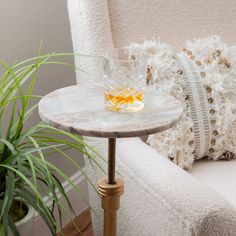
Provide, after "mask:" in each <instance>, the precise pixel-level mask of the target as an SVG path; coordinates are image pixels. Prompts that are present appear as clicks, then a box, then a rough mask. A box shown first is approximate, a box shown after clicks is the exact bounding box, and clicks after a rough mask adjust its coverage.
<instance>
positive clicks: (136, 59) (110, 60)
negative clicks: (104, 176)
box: [103, 48, 147, 112]
mask: <svg viewBox="0 0 236 236" xmlns="http://www.w3.org/2000/svg"><path fill="white" fill-rule="evenodd" d="M146 64H147V63H146V58H145V56H144V55H141V54H138V53H137V52H136V51H135V50H132V49H128V48H115V49H112V50H110V51H107V52H106V53H105V54H104V59H103V79H104V87H105V91H104V99H105V107H106V109H108V110H110V111H117V112H135V111H139V110H141V109H142V108H143V107H144V88H145V84H146Z"/></svg>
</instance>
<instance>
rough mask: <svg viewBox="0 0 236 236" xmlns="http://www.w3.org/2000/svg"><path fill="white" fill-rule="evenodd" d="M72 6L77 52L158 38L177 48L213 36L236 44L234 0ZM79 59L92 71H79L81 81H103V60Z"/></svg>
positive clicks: (72, 2)
mask: <svg viewBox="0 0 236 236" xmlns="http://www.w3.org/2000/svg"><path fill="white" fill-rule="evenodd" d="M68 9H69V17H70V22H71V32H72V40H73V46H74V52H82V53H87V54H92V55H94V54H97V55H99V54H100V55H101V53H102V51H103V50H104V49H107V48H111V47H122V46H126V45H129V44H130V43H131V42H142V41H143V39H151V38H153V37H156V38H158V37H160V39H161V40H162V41H163V42H166V43H169V44H172V45H173V46H175V47H177V48H178V49H181V48H182V47H183V46H184V45H185V41H186V40H187V39H192V38H199V37H204V36H209V35H212V34H217V35H220V36H221V37H222V39H223V40H224V41H225V42H226V43H229V44H233V43H235V42H236V26H235V20H236V14H235V12H236V2H235V0H224V1H222V0H207V1H206V0H68ZM75 62H76V65H77V66H79V67H82V68H83V69H85V70H87V71H90V72H92V73H91V74H90V75H89V76H88V75H85V74H84V73H80V72H78V73H77V78H78V79H80V77H81V82H94V81H100V82H102V79H101V74H100V73H99V71H101V60H100V59H97V60H96V59H95V58H93V59H91V58H90V59H88V58H87V59H85V58H82V57H77V56H76V57H75ZM93 72H95V73H93ZM78 81H80V80H78Z"/></svg>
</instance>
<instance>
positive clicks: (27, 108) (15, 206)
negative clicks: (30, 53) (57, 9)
mask: <svg viewBox="0 0 236 236" xmlns="http://www.w3.org/2000/svg"><path fill="white" fill-rule="evenodd" d="M67 55H71V54H46V55H40V56H37V57H35V58H31V59H28V60H25V61H22V62H20V63H17V64H15V65H13V66H9V65H8V64H7V63H5V62H3V61H0V65H1V67H2V68H3V69H4V71H3V72H1V74H0V76H1V77H0V235H6V236H7V235H9V234H10V233H11V234H13V235H14V236H19V235H23V236H24V235H25V236H28V235H33V232H28V231H27V230H33V228H32V225H33V223H32V222H33V216H34V211H37V212H38V213H39V215H40V216H41V217H42V218H43V220H44V221H45V222H46V224H47V225H48V227H49V229H50V231H51V234H52V235H56V232H58V230H59V229H60V227H61V224H59V223H58V222H57V221H56V220H55V217H54V212H55V209H57V211H58V213H59V215H60V217H61V215H62V214H67V213H68V212H67V210H66V207H65V206H63V205H62V204H61V203H60V197H62V198H64V199H65V201H66V203H67V205H68V207H69V209H70V211H71V212H73V208H72V206H71V204H70V200H69V199H68V197H67V195H66V193H65V191H64V189H63V187H62V185H61V183H60V181H59V180H58V177H59V176H60V178H62V179H64V180H66V181H67V182H68V183H69V184H70V185H71V186H72V187H73V188H74V189H75V190H76V191H77V192H78V194H80V190H79V189H78V187H77V186H76V185H75V184H74V183H73V182H72V181H71V180H70V178H69V176H67V175H66V174H65V173H64V172H63V171H62V170H60V169H59V168H58V167H57V166H55V165H54V164H52V163H51V162H49V161H48V157H49V156H51V155H52V154H57V155H58V158H59V157H61V158H64V159H66V160H67V161H68V162H69V163H71V164H72V165H74V166H75V167H76V168H78V169H79V170H80V171H81V172H82V173H83V174H84V175H85V173H84V172H83V171H82V169H81V167H80V166H79V164H78V163H77V162H76V161H74V160H73V159H72V158H71V156H70V155H69V154H68V152H67V151H68V150H69V149H71V148H73V149H76V150H78V151H79V152H81V153H83V154H85V155H86V156H87V157H88V158H90V159H91V160H92V161H93V160H94V158H95V156H97V155H98V154H97V153H96V151H95V150H93V149H92V148H91V147H90V146H88V145H86V143H85V142H84V141H83V139H82V137H80V136H77V135H73V134H70V133H68V132H65V131H61V130H58V129H56V128H53V127H50V126H48V125H46V124H44V123H43V122H39V123H37V124H35V125H34V126H32V127H30V128H27V129H26V128H25V124H26V123H27V120H28V119H29V118H30V117H31V116H32V114H33V113H34V112H37V111H36V109H37V102H36V104H33V105H32V100H36V101H37V100H38V99H40V98H41V97H40V96H36V95H33V88H34V86H35V83H36V79H37V73H38V70H39V68H40V67H41V66H42V65H46V64H55V63H56V64H63V65H67V66H72V65H69V64H66V63H64V62H59V61H53V60H52V59H53V58H55V57H60V56H67ZM9 114H10V115H9ZM87 149H90V151H89V152H87ZM95 163H96V161H95ZM86 178H87V176H86ZM87 179H88V178H87ZM43 185H44V187H43ZM45 186H46V190H45ZM46 192H50V194H49V195H48V196H49V197H50V199H51V200H52V202H53V208H52V209H50V208H49V207H48V206H47V205H46V204H45V203H44V200H43V197H44V196H45V193H46ZM24 225H26V227H24Z"/></svg>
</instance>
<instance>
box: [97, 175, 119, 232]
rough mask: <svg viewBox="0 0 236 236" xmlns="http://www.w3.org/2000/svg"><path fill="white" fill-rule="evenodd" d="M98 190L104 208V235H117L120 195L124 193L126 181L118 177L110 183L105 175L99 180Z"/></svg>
mask: <svg viewBox="0 0 236 236" xmlns="http://www.w3.org/2000/svg"><path fill="white" fill-rule="evenodd" d="M98 191H99V194H100V196H101V198H102V208H103V209H104V229H103V232H104V236H115V235H116V225H117V210H118V209H119V208H120V196H121V195H122V194H123V193H124V182H123V180H122V179H119V178H117V179H116V180H115V183H114V184H108V181H107V178H106V177H103V178H101V179H100V180H99V182H98Z"/></svg>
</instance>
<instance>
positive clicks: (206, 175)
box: [189, 160, 236, 207]
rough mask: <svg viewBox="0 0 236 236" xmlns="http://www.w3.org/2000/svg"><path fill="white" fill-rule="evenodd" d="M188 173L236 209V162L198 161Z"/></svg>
mask: <svg viewBox="0 0 236 236" xmlns="http://www.w3.org/2000/svg"><path fill="white" fill-rule="evenodd" d="M189 173H190V174H191V175H192V176H193V177H195V178H196V179H197V180H198V181H200V182H202V183H204V184H205V185H207V186H208V187H210V188H211V189H213V190H214V191H216V192H217V193H218V194H220V195H221V196H222V197H224V198H225V199H226V200H228V201H229V202H230V203H231V204H232V205H234V206H235V207H236V160H231V161H223V160H222V161H216V162H212V161H209V160H199V161H197V162H196V163H195V164H194V166H193V169H192V170H191V171H190V172H189Z"/></svg>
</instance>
